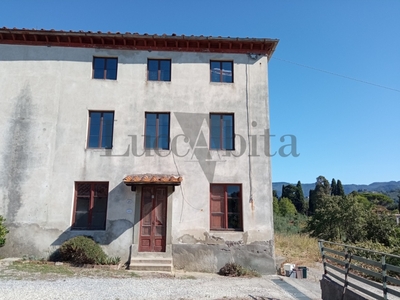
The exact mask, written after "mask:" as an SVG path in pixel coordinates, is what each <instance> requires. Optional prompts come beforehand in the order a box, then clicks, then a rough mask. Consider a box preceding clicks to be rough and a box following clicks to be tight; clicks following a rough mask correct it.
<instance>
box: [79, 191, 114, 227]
mask: <svg viewBox="0 0 400 300" xmlns="http://www.w3.org/2000/svg"><path fill="white" fill-rule="evenodd" d="M75 188H76V191H77V193H81V194H85V196H79V195H78V197H77V198H76V204H75V207H76V209H75V223H74V224H73V225H72V227H73V228H75V229H89V230H94V229H96V230H99V229H101V230H103V229H105V224H106V218H107V200H108V183H76V184H75Z"/></svg>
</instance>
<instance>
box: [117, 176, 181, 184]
mask: <svg viewBox="0 0 400 300" xmlns="http://www.w3.org/2000/svg"><path fill="white" fill-rule="evenodd" d="M182 180H183V178H182V177H181V176H175V175H169V174H132V175H128V176H126V177H125V178H124V179H123V181H124V183H125V184H180V183H181V182H182Z"/></svg>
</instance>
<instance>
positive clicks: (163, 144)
mask: <svg viewBox="0 0 400 300" xmlns="http://www.w3.org/2000/svg"><path fill="white" fill-rule="evenodd" d="M158 148H159V149H163V150H168V149H169V138H166V137H159V138H158Z"/></svg>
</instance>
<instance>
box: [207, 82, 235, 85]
mask: <svg viewBox="0 0 400 300" xmlns="http://www.w3.org/2000/svg"><path fill="white" fill-rule="evenodd" d="M210 84H215V85H221V84H223V85H226V84H234V82H218V81H210Z"/></svg>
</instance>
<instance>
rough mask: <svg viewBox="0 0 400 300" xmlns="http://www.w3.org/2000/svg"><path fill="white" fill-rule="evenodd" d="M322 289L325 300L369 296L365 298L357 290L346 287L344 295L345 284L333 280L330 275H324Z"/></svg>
mask: <svg viewBox="0 0 400 300" xmlns="http://www.w3.org/2000/svg"><path fill="white" fill-rule="evenodd" d="M320 283H321V291H322V299H323V300H336V299H343V300H367V299H368V298H364V297H363V296H360V295H358V294H356V293H355V292H353V291H351V290H349V289H346V291H345V293H344V295H343V286H342V285H340V284H338V283H336V282H334V281H332V280H331V279H330V278H329V277H327V276H323V277H322V279H321V281H320Z"/></svg>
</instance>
